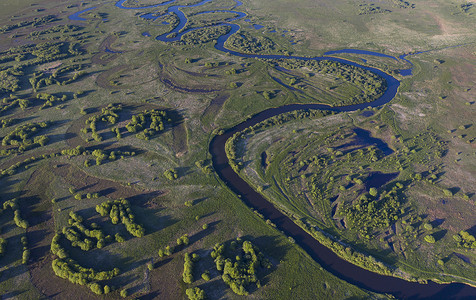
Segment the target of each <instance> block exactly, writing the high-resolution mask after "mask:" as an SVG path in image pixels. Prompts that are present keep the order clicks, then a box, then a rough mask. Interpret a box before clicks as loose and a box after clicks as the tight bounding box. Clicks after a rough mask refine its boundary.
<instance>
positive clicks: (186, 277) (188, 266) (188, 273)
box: [182, 253, 194, 284]
mask: <svg viewBox="0 0 476 300" xmlns="http://www.w3.org/2000/svg"><path fill="white" fill-rule="evenodd" d="M193 263H194V260H193V259H192V257H191V256H190V254H188V253H185V257H184V263H183V274H182V279H183V282H185V283H189V284H190V283H192V282H193Z"/></svg>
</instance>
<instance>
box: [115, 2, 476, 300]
mask: <svg viewBox="0 0 476 300" xmlns="http://www.w3.org/2000/svg"><path fill="white" fill-rule="evenodd" d="M176 1H177V0H170V1H166V2H163V3H160V4H155V5H150V6H144V7H126V6H124V3H125V2H126V0H120V1H118V2H116V4H115V5H116V7H118V8H121V9H150V8H155V7H159V6H165V5H169V4H173V3H175V2H176ZM211 1H212V0H203V1H201V2H198V3H195V4H191V5H173V6H170V7H168V9H167V13H168V14H175V15H176V16H177V17H178V18H179V20H180V23H179V25H177V27H175V28H174V29H172V30H171V31H170V32H169V33H166V34H163V35H160V36H157V37H156V39H157V40H159V41H162V42H173V41H178V40H180V39H181V37H182V36H183V35H184V34H186V33H188V32H191V31H194V30H198V29H201V28H205V27H200V28H191V29H187V30H183V29H184V28H185V26H186V24H187V21H188V19H187V17H186V15H185V13H183V12H182V11H181V9H182V8H184V7H197V6H202V5H205V4H207V3H209V2H211ZM235 2H236V5H235V6H234V7H233V8H231V9H234V8H236V7H238V6H240V5H241V4H242V3H241V2H240V1H237V0H235ZM231 9H226V10H213V11H204V12H201V13H200V14H203V13H209V12H217V11H223V12H230V13H234V14H236V15H237V16H236V17H233V18H230V19H227V20H226V21H225V22H222V23H220V24H217V25H213V26H208V27H216V26H228V27H230V30H229V31H228V33H227V34H225V35H222V36H220V37H219V38H218V39H217V42H216V44H215V48H216V49H217V50H219V51H222V52H225V53H229V54H231V55H235V56H239V57H245V58H265V59H296V60H331V61H336V62H341V63H345V64H349V65H353V66H356V67H359V68H363V69H366V70H369V71H371V72H373V73H376V74H378V75H380V76H381V77H383V78H385V80H386V82H387V90H386V91H385V93H384V94H383V95H382V96H381V97H380V98H378V99H377V100H375V101H373V102H370V103H364V104H356V105H348V106H342V107H330V106H327V105H322V104H292V105H285V106H281V107H278V108H270V109H267V110H264V111H262V112H260V113H258V114H256V115H254V116H253V117H252V118H250V119H248V120H246V121H244V122H242V123H240V124H238V125H236V126H234V127H233V128H231V129H228V130H227V131H226V132H225V133H224V134H222V135H219V136H215V137H214V138H213V139H212V141H211V142H210V148H209V150H210V153H211V155H212V161H213V167H214V168H215V171H216V172H217V174H218V176H219V177H220V178H221V179H222V180H223V181H224V182H225V184H226V185H227V186H228V187H229V188H230V189H231V190H232V191H233V192H234V193H236V194H237V195H239V196H240V198H241V199H242V200H243V201H244V202H245V203H246V204H247V205H248V206H250V207H252V208H254V209H257V210H258V211H259V212H260V213H261V214H262V215H264V217H265V218H266V219H269V220H271V221H272V222H273V223H274V224H276V226H277V228H278V229H279V230H281V231H283V232H284V233H285V234H286V235H287V236H291V237H292V238H294V240H295V241H296V243H297V244H298V245H299V246H301V247H302V248H303V249H304V250H305V251H306V252H307V253H308V254H309V255H310V256H311V257H312V258H313V259H315V260H316V261H317V262H318V263H319V264H321V265H322V266H323V267H324V268H325V269H326V270H327V271H329V272H331V273H333V274H335V275H336V276H338V277H339V278H341V279H343V280H345V281H347V282H350V283H352V284H355V285H357V286H359V287H362V288H365V289H368V290H371V291H375V292H379V293H389V294H393V295H395V296H396V297H398V298H409V299H412V298H413V299H422V298H431V299H454V298H458V299H464V298H468V299H471V298H472V299H475V297H476V288H473V287H471V286H469V285H465V284H461V283H453V284H437V283H434V282H429V283H428V284H420V283H416V282H409V281H405V280H403V279H399V278H396V277H390V276H384V275H379V274H377V273H374V272H370V271H367V270H365V269H362V268H360V267H358V266H356V265H353V264H352V263H349V262H347V261H345V260H343V259H341V258H340V257H338V256H337V255H336V254H335V253H334V252H332V251H331V250H330V249H328V248H326V247H325V246H323V245H321V244H320V243H319V242H317V241H316V240H315V239H314V238H313V237H312V236H311V235H309V234H308V233H307V232H306V231H304V230H303V229H301V228H300V227H299V226H297V225H296V224H295V223H294V222H293V221H292V220H291V219H289V218H288V217H287V216H285V215H284V214H283V213H281V212H280V211H279V210H278V209H276V208H275V207H274V206H273V205H272V204H271V203H270V202H268V201H267V200H266V199H265V198H263V196H261V195H260V194H259V193H257V192H256V191H254V190H253V189H252V188H251V187H250V186H249V185H248V184H247V183H246V182H245V181H244V180H243V179H242V178H241V177H240V176H239V175H238V174H237V173H235V172H234V171H233V169H232V168H231V166H230V165H229V163H228V158H227V156H226V153H225V143H226V140H227V139H228V138H230V137H231V136H232V135H233V134H234V133H236V132H239V131H241V130H243V129H245V128H247V127H249V126H253V125H255V124H257V123H259V122H261V121H264V120H266V119H268V118H270V117H273V116H275V115H278V114H281V113H285V112H290V111H294V110H298V109H320V110H331V111H335V112H345V111H355V110H358V109H363V108H366V107H368V106H372V107H377V106H381V105H383V104H385V103H388V102H389V101H391V100H392V99H393V98H394V97H395V95H396V93H397V91H398V87H399V85H400V82H399V81H398V80H397V79H396V78H394V77H392V76H390V75H388V74H386V73H384V72H382V71H380V70H378V69H375V68H371V67H366V66H362V65H359V64H357V63H355V62H351V61H347V60H345V59H340V58H335V57H312V58H311V57H300V56H285V55H258V54H245V53H240V52H236V51H233V50H230V49H227V48H225V42H226V41H227V40H228V38H229V37H230V36H232V35H233V34H235V33H236V32H238V31H239V30H240V25H238V24H233V23H229V22H232V21H235V20H239V19H242V18H244V17H246V13H243V12H240V11H233V10H231ZM149 15H150V14H149ZM208 27H206V28H208ZM182 30H183V31H182ZM364 52H365V53H366V54H371V52H366V51H364ZM330 53H331V52H328V54H330Z"/></svg>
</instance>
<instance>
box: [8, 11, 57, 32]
mask: <svg viewBox="0 0 476 300" xmlns="http://www.w3.org/2000/svg"><path fill="white" fill-rule="evenodd" d="M57 20H59V19H58V18H56V16H54V15H48V16H43V17H37V18H34V19H33V20H32V21H21V22H19V23H16V24H12V25H4V26H2V27H0V32H7V31H11V30H14V29H18V28H22V27H26V26H32V27H38V26H40V25H44V24H48V23H51V22H54V21H57Z"/></svg>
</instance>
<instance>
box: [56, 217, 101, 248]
mask: <svg viewBox="0 0 476 300" xmlns="http://www.w3.org/2000/svg"><path fill="white" fill-rule="evenodd" d="M69 216H70V218H69V219H68V224H69V225H70V226H66V227H63V230H62V233H63V235H64V237H65V238H66V239H67V240H69V241H70V242H71V245H72V246H73V247H79V248H81V250H83V251H89V250H91V249H93V248H94V247H97V248H102V247H103V246H104V245H105V244H106V241H105V238H106V236H105V234H104V233H103V232H102V231H101V230H100V229H97V228H94V229H91V228H87V227H86V226H84V225H83V223H82V222H83V218H82V217H81V216H79V215H77V214H76V213H74V212H70V213H69Z"/></svg>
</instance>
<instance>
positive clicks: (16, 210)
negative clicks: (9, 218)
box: [3, 198, 28, 229]
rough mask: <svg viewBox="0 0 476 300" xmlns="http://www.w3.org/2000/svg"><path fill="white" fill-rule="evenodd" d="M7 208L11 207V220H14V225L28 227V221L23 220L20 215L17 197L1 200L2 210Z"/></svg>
mask: <svg viewBox="0 0 476 300" xmlns="http://www.w3.org/2000/svg"><path fill="white" fill-rule="evenodd" d="M8 208H11V209H12V210H13V221H14V222H15V225H17V226H18V227H20V228H23V229H26V228H28V221H26V220H24V219H23V218H22V217H21V214H20V209H19V207H18V199H17V198H14V199H11V200H7V201H5V202H3V210H6V209H8Z"/></svg>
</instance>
